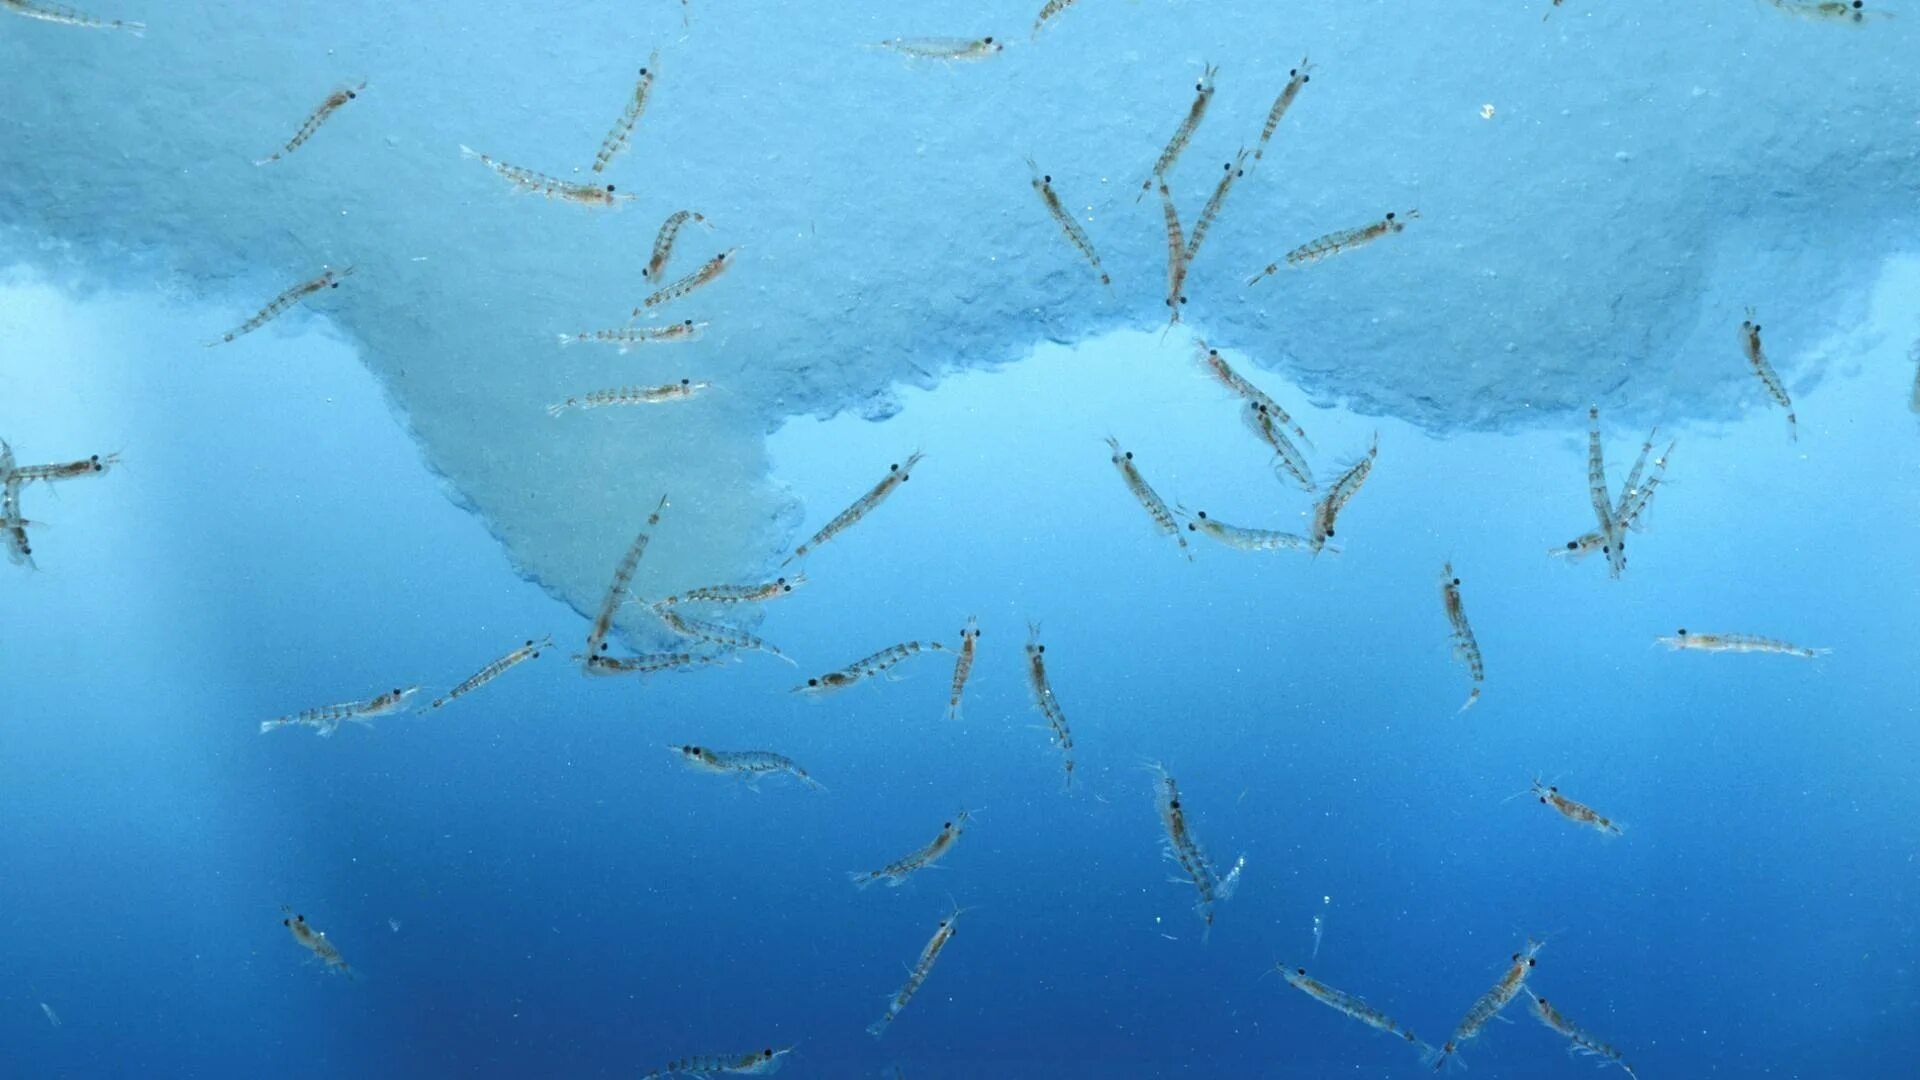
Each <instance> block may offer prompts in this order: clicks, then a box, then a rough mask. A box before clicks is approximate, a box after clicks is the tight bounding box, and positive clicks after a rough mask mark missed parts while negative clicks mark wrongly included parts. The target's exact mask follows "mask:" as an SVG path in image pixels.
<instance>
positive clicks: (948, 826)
mask: <svg viewBox="0 0 1920 1080" xmlns="http://www.w3.org/2000/svg"><path fill="white" fill-rule="evenodd" d="M940 827H941V828H943V829H951V828H953V822H951V821H943V822H941V823H940Z"/></svg>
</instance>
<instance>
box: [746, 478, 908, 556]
mask: <svg viewBox="0 0 1920 1080" xmlns="http://www.w3.org/2000/svg"><path fill="white" fill-rule="evenodd" d="M925 456H926V455H924V454H922V453H921V452H920V451H918V450H915V451H914V452H913V453H911V454H909V455H907V460H906V461H904V462H895V463H893V464H892V465H889V466H887V475H885V476H883V477H881V478H880V482H879V483H877V484H875V485H873V488H872V490H870V491H868V492H867V493H866V494H865V495H862V496H860V497H859V498H858V499H856V500H854V503H853V505H852V506H849V507H847V508H846V509H845V510H842V511H840V513H839V514H838V515H836V516H835V517H834V519H833V520H832V521H829V522H827V523H826V525H824V526H822V527H821V529H820V531H819V532H817V533H814V534H813V536H812V538H811V539H809V540H808V541H807V542H806V543H804V544H801V545H800V546H799V547H797V548H794V549H793V554H791V555H789V556H787V557H786V559H785V560H783V561H782V562H781V565H782V566H785V565H786V564H787V563H790V562H792V561H793V560H795V559H799V558H804V557H806V554H807V552H809V551H812V550H813V549H815V548H817V547H819V546H820V545H821V544H824V543H826V542H827V541H829V540H831V539H833V538H834V537H836V536H839V535H840V534H841V533H843V532H846V531H847V530H848V529H851V528H853V527H854V526H855V525H857V524H859V522H860V519H861V518H864V517H866V516H867V515H868V514H870V513H872V512H873V508H874V507H876V506H879V505H880V504H881V503H882V502H884V501H885V500H886V497H887V496H889V495H891V494H893V492H894V489H895V488H898V487H899V486H900V485H901V484H904V483H906V482H907V481H908V480H909V479H911V478H912V476H913V467H914V466H915V465H918V464H920V459H921V458H923V457H925Z"/></svg>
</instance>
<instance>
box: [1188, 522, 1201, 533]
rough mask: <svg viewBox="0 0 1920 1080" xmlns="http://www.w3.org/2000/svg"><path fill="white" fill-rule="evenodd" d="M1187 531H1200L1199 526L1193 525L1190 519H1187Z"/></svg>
mask: <svg viewBox="0 0 1920 1080" xmlns="http://www.w3.org/2000/svg"><path fill="white" fill-rule="evenodd" d="M1187 531H1188V532H1199V531H1200V526H1198V525H1195V524H1194V523H1193V522H1191V521H1189V522H1187Z"/></svg>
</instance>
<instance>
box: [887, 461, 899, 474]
mask: <svg viewBox="0 0 1920 1080" xmlns="http://www.w3.org/2000/svg"><path fill="white" fill-rule="evenodd" d="M887 471H888V472H899V471H900V465H899V464H898V463H897V462H896V463H895V464H892V465H889V466H887Z"/></svg>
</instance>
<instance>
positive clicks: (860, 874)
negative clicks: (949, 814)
mask: <svg viewBox="0 0 1920 1080" xmlns="http://www.w3.org/2000/svg"><path fill="white" fill-rule="evenodd" d="M972 817H973V815H972V814H971V813H969V812H968V811H966V810H962V811H960V812H959V813H957V814H955V815H953V820H951V821H947V822H945V823H943V824H942V825H941V826H940V834H939V835H938V836H935V837H934V838H933V839H932V840H931V841H929V842H928V843H927V845H926V846H925V847H922V848H920V849H919V850H917V851H914V852H913V853H912V854H910V855H904V856H901V857H900V858H898V859H895V860H894V861H892V862H890V863H888V864H887V865H885V866H883V867H881V868H880V869H878V870H853V871H849V872H848V874H847V878H848V880H850V881H852V882H853V883H854V884H855V885H858V886H859V887H861V888H862V889H864V888H866V887H867V886H869V885H871V884H873V883H874V882H876V881H885V882H886V883H887V884H888V885H890V886H895V887H897V886H899V885H900V883H901V882H904V881H906V880H907V879H908V878H909V877H912V876H913V875H914V874H915V873H917V872H919V871H921V870H924V869H926V868H927V867H929V866H932V865H933V864H934V863H935V862H936V861H938V860H939V858H940V857H941V856H943V855H945V854H946V853H947V852H948V851H950V850H952V849H953V845H954V844H956V843H958V842H959V841H960V836H961V834H962V833H964V832H966V830H967V821H968V820H969V819H970V818H972Z"/></svg>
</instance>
